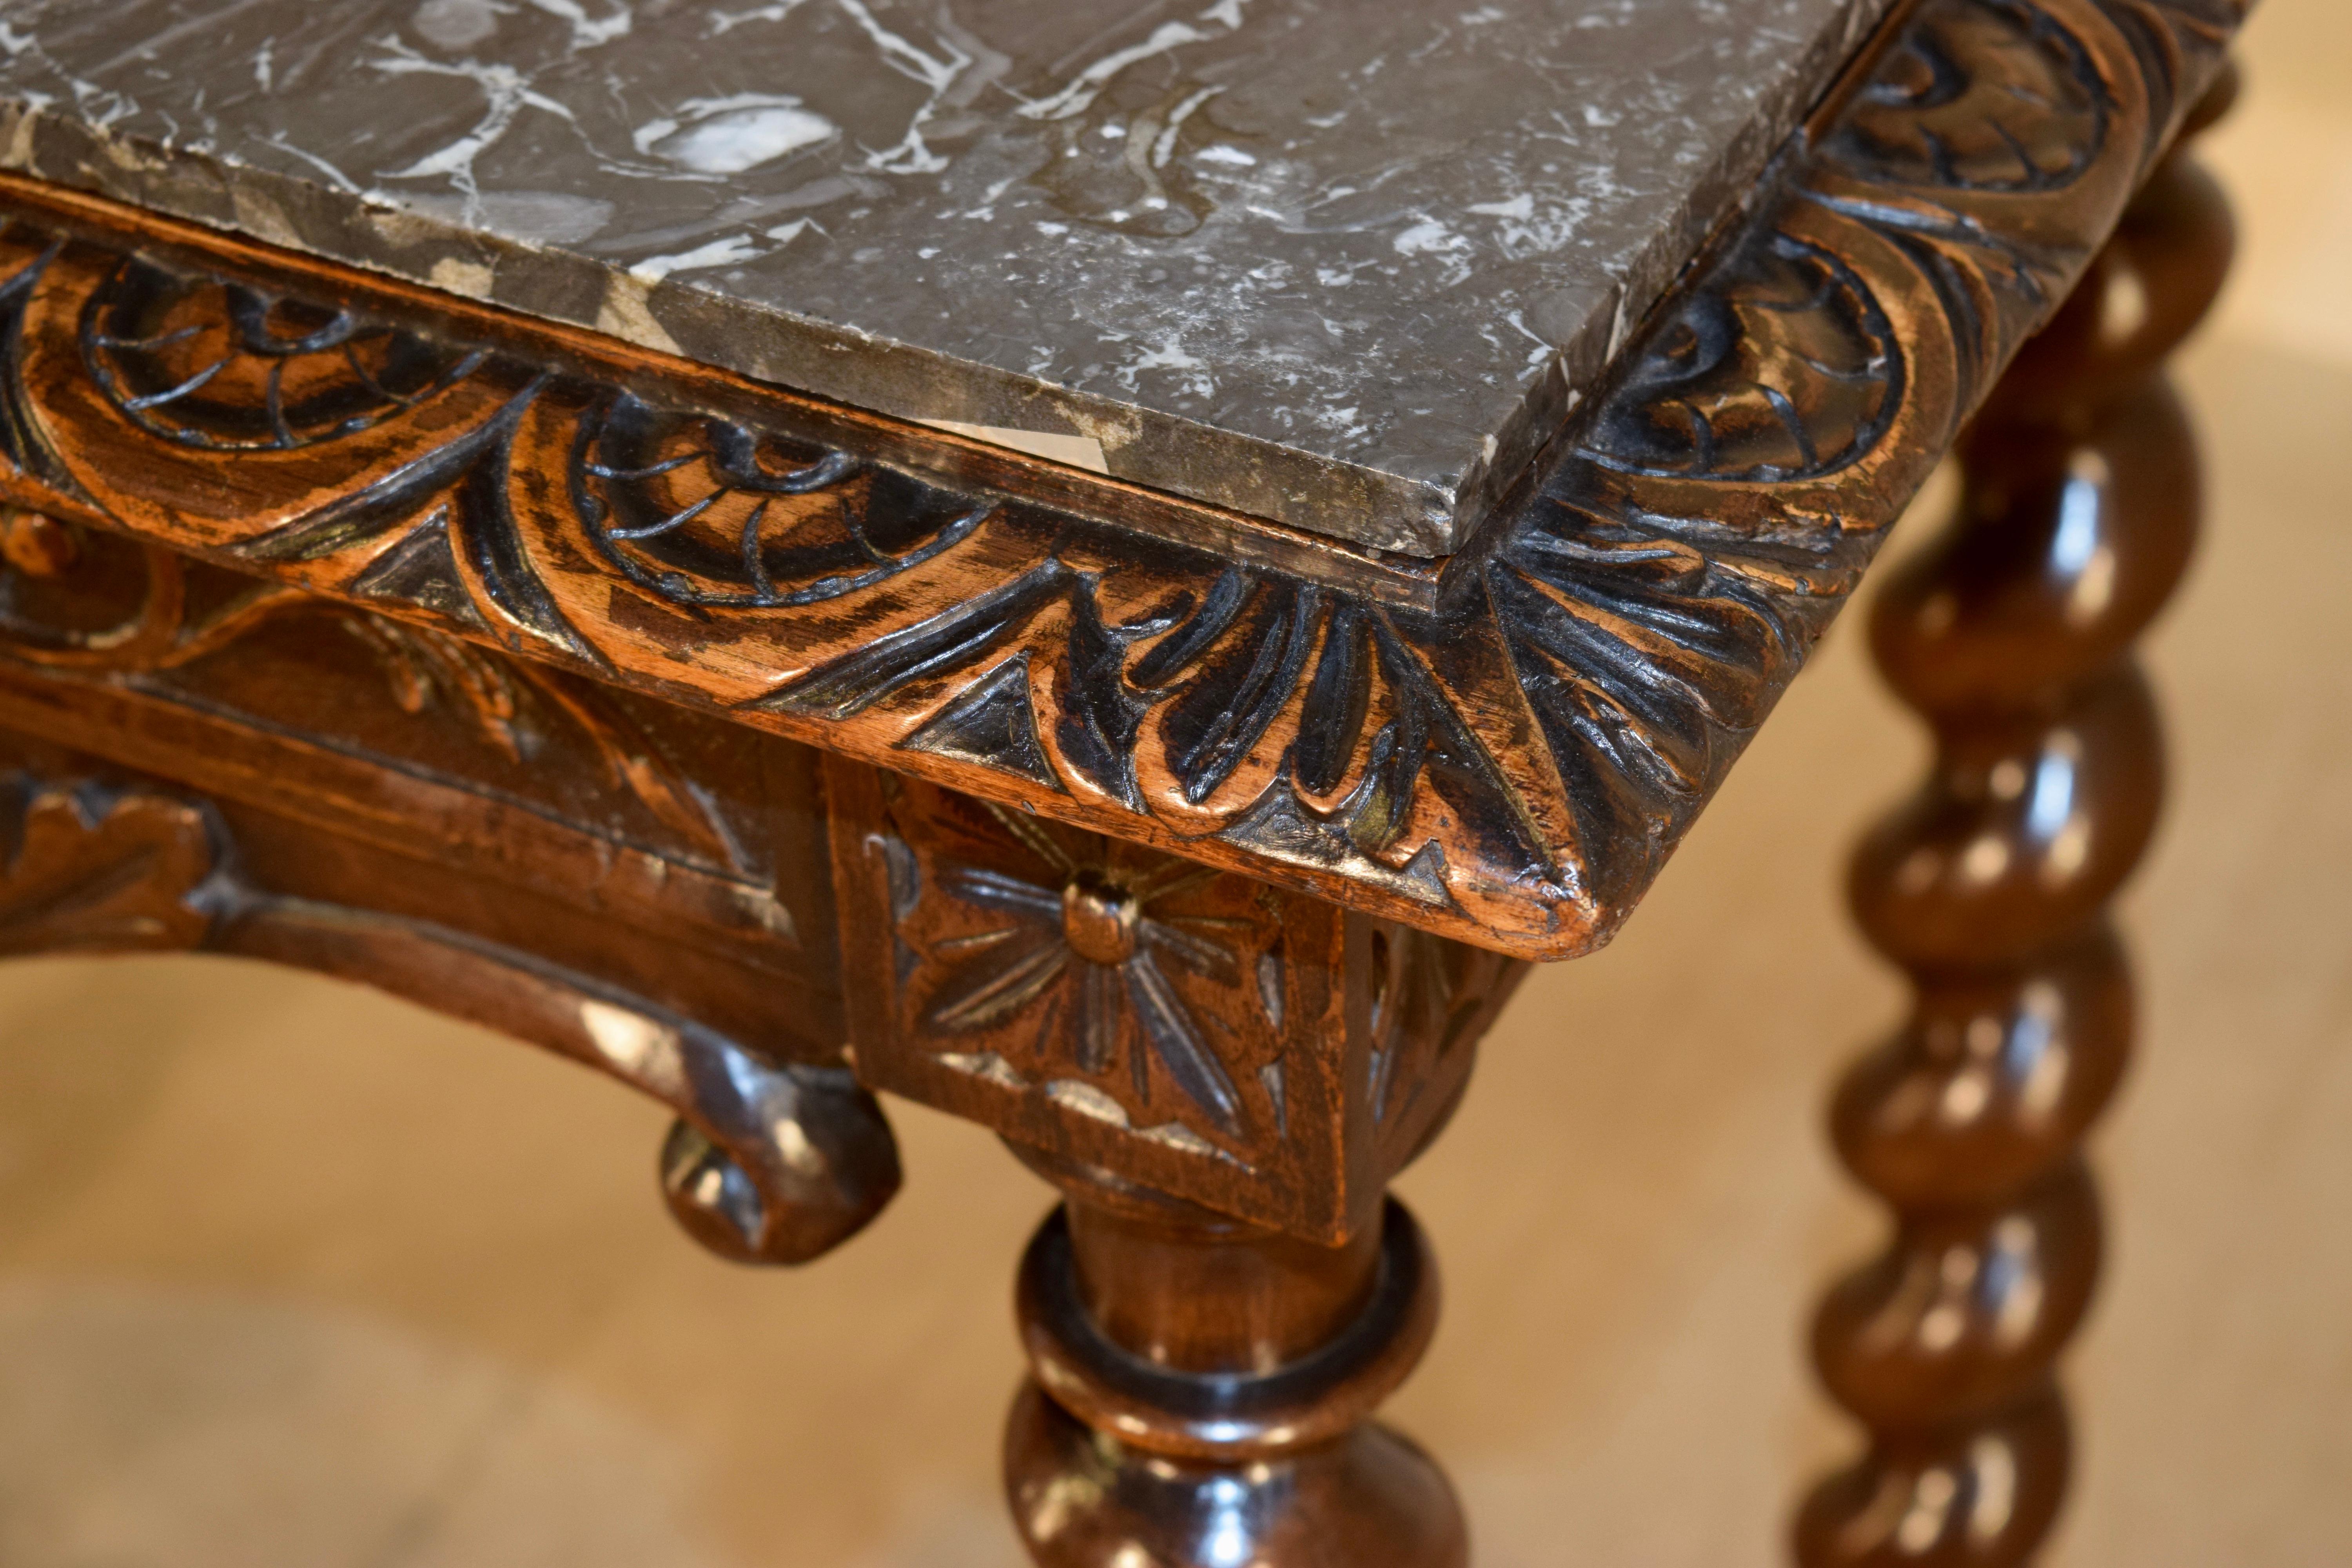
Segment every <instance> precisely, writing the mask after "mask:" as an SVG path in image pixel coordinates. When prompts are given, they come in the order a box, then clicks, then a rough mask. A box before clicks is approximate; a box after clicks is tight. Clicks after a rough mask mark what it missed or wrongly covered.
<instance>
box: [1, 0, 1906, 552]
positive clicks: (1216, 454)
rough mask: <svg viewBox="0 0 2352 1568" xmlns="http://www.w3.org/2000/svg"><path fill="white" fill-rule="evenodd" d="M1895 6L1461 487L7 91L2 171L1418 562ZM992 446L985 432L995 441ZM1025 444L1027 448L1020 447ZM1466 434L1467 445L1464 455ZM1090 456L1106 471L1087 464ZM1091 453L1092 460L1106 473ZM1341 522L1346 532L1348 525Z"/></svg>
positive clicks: (1840, 41) (1680, 235) (1521, 412)
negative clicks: (769, 302)
mask: <svg viewBox="0 0 2352 1568" xmlns="http://www.w3.org/2000/svg"><path fill="white" fill-rule="evenodd" d="M1901 3H1902V0H1867V3H1865V4H1862V5H1856V6H1855V7H1854V8H1853V10H1852V11H1851V12H1849V13H1848V16H1847V22H1846V26H1844V27H1843V29H1842V30H1838V31H1835V32H1826V33H1824V34H1822V36H1821V37H1819V38H1818V39H1817V40H1816V42H1815V45H1814V47H1813V49H1812V50H1811V52H1809V53H1808V54H1807V55H1806V56H1805V57H1804V58H1803V59H1802V60H1801V62H1799V64H1798V65H1797V66H1796V67H1794V68H1790V70H1788V71H1787V72H1785V73H1784V74H1783V76H1782V77H1781V79H1780V82H1779V83H1778V84H1776V87H1775V90H1774V96H1773V97H1772V98H1770V99H1769V100H1766V101H1764V102H1762V103H1760V104H1759V107H1758V111H1757V113H1756V115H1755V116H1754V118H1753V119H1751V120H1750V121H1748V128H1747V129H1746V131H1744V132H1742V133H1741V134H1740V135H1738V136H1737V137H1735V138H1734V139H1733V140H1732V141H1731V142H1729V143H1728V144H1727V146H1726V148H1725V150H1724V152H1723V153H1722V154H1721V155H1720V156H1719V157H1718V158H1717V160H1716V161H1715V164H1714V166H1713V168H1712V169H1711V170H1709V171H1708V172H1707V173H1706V174H1704V175H1703V176H1701V178H1700V179H1699V180H1698V182H1697V183H1696V185H1695V186H1694V188H1693V191H1692V193H1691V195H1689V196H1688V197H1687V198H1686V199H1685V201H1684V202H1683V203H1682V204H1681V205H1680V206H1679V207H1678V208H1677V209H1676V211H1675V216H1674V217H1673V219H1672V220H1671V221H1670V222H1668V223H1667V224H1665V225H1663V226H1660V228H1659V229H1658V231H1657V232H1656V233H1655V234H1654V236H1653V237H1652V238H1651V240H1650V241H1649V243H1648V244H1647V245H1646V246H1644V247H1643V249H1642V250H1641V252H1640V253H1639V254H1638V255H1637V256H1636V257H1635V258H1634V259H1633V261H1632V262H1631V263H1630V264H1629V266H1628V268H1627V269H1626V273H1625V275H1624V276H1623V277H1622V278H1621V279H1619V280H1618V281H1617V282H1616V283H1615V284H1614V285H1613V286H1612V288H1611V289H1609V290H1608V291H1607V292H1606V293H1605V294H1604V295H1603V296H1602V298H1601V304H1600V307H1599V308H1597V309H1596V310H1593V311H1592V312H1591V314H1590V315H1589V316H1587V317H1586V319H1585V323H1584V326H1583V328H1582V329H1581V330H1580V331H1579V332H1578V333H1577V335H1576V336H1575V337H1574V338H1572V339H1570V341H1569V342H1566V343H1564V344H1562V345H1560V347H1559V353H1557V354H1556V355H1554V357H1553V358H1552V360H1551V361H1550V363H1549V365H1548V366H1547V368H1546V371H1545V373H1544V374H1541V375H1539V376H1538V377H1536V378H1535V380H1534V381H1533V382H1532V383H1530V384H1529V385H1528V389H1527V392H1526V394H1525V395H1524V396H1523V397H1522V398H1521V399H1520V401H1519V402H1518V404H1517V405H1516V406H1515V407H1514V409H1513V410H1512V412H1511V414H1510V415H1509V416H1507V417H1506V419H1505V420H1504V422H1503V426H1502V428H1500V429H1498V430H1496V431H1494V432H1492V433H1490V434H1489V435H1488V436H1486V438H1485V440H1484V444H1483V449H1481V450H1475V451H1466V452H1465V466H1464V469H1463V472H1462V475H1461V478H1460V479H1459V481H1458V482H1456V483H1454V484H1451V485H1448V484H1444V483H1440V482H1432V481H1430V480H1426V479H1414V478H1412V477H1409V476H1405V475H1400V474H1396V473H1391V472H1389V471H1387V470H1385V469H1382V468H1375V467H1370V466H1366V465H1363V464H1358V463H1351V462H1349V461H1346V460H1345V459H1341V458H1329V457H1324V456H1320V455H1318V454H1315V453H1312V452H1307V451H1304V450H1302V449H1300V448H1297V447H1288V446H1285V445H1283V444H1281V443H1279V442H1275V441H1268V440H1265V439H1263V438H1261V437H1253V436H1247V435H1244V434H1242V433H1239V432H1236V431H1231V430H1223V429H1219V428H1217V427H1215V426H1209V425H1204V424H1202V423H1200V422H1199V421H1196V420H1192V419H1188V418H1185V417H1184V416H1181V415H1173V414H1168V413H1163V412H1160V411H1158V410H1154V409H1150V408H1145V407H1141V406H1139V405H1133V404H1127V403H1121V402H1118V401H1117V400H1115V399H1109V398H1104V397H1100V396H1097V395H1089V394H1085V393H1080V392H1075V391H1072V390H1070V389H1068V388H1065V387H1060V386H1056V385H1053V384H1049V383H1045V382H1041V381H1038V380H1036V379H1034V378H1033V377H1029V376H1024V375H1022V374H1018V373H1015V372H1010V371H1004V370H1000V369H997V368H995V367H992V366H989V365H983V364H978V363H971V362H970V361H965V360H961V359H957V358H954V357H952V356H950V355H947V354H942V353H937V352H936V351H932V350H927V349H922V348H919V347H915V346H912V345H908V344H904V343H898V342H892V341H890V340H888V339H885V338H878V337H875V336H872V335H870V334H867V333H864V332H860V331H856V330H855V329H851V328H845V327H841V326H837V325H835V324H833V323H830V322H826V321H816V320H814V319H812V318H809V317H804V316H800V315H796V314H794V313H793V312H790V311H786V310H777V309H775V308H773V307H771V306H763V305H759V304H756V303H752V302H751V301H747V300H737V299H732V298H730V297H728V296H725V295H722V294H719V293H715V292H713V291H711V290H709V289H702V288H699V287H697V286H695V285H694V284H692V283H688V282H679V281H674V280H672V279H667V278H660V279H646V278H645V277H642V276H639V275H637V274H635V273H632V272H631V271H629V270H628V269H627V268H625V267H621V266H617V265H614V264H610V263H606V262H602V261H596V260H593V259H591V258H587V257H583V256H578V255H574V254H572V253H570V252H566V251H562V250H559V249H554V248H551V247H539V246H532V245H530V244H527V243H524V242H522V241H519V240H514V239H509V238H507V237H502V236H499V235H495V234H490V233H487V232H484V231H482V230H479V229H472V228H467V227H466V226H463V225H460V224H457V223H452V222H449V221H446V220H445V219H441V218H437V217H433V216H426V215H425V214H421V213H418V212H415V211H414V210H412V209H409V208H406V207H402V206H399V205H394V204H392V203H389V202H386V201H383V199H381V198H378V197H372V196H369V195H363V194H362V193H359V192H356V191H339V190H330V189H328V188H326V187H325V186H323V185H320V184H314V183H312V182H310V181H309V180H306V179H303V178H301V177H299V176H296V175H290V174H279V173H277V172H275V171H271V170H267V169H261V168H257V167H255V166H253V165H251V164H247V163H240V162H236V161H235V160H229V159H222V158H217V157H215V156H213V155H211V154H208V153H197V152H194V151H191V150H189V149H187V148H184V147H179V146H176V145H173V144H171V143H169V142H159V141H155V140H152V139H149V138H145V137H127V136H117V135H113V134H110V133H109V132H107V131H105V130H104V129H102V128H100V127H97V126H93V125H90V124H89V123H87V122H85V121H80V120H78V119H75V118H73V117H71V116H70V115H66V114H59V113H57V112H54V111H51V110H48V109H47V106H46V105H44V104H42V103H39V102H37V101H34V100H29V99H26V98H7V97H0V169H5V170H7V171H9V172H11V173H15V174H24V175H26V176H29V177H31V178H34V179H38V180H45V181H48V182H50V183H52V184H60V185H65V186H68V187H71V188H74V189H78V190H82V191H87V192H89V193H91V194H94V195H101V196H106V197H109V198H111V199H113V200H116V201H120V202H123V203H125V204H127V205H132V206H136V207H139V208H142V209H143V210H146V211H151V212H155V213H160V214H163V215H165V216H171V217H175V218H179V219H183V220H184V221H187V222H191V223H196V224H200V225H203V226H207V227H211V228H216V229H222V230H226V231H228V232H232V233H237V234H242V235H245V236H247V237H251V238H254V239H257V240H261V241H263V242H265V243H268V244H271V245H277V246H281V247H286V248H287V249H289V250H295V251H299V252H302V253H305V254H308V255H312V256H317V257H320V258H324V259H327V260H331V261H337V262H341V263H343V264H346V265H349V266H353V267H358V268H364V269H367V270H370V271H373V272H378V273H382V274H384V275H386V276H389V277H392V278H396V279H402V280H404V281H406V282H410V283H416V284H422V285H424V286H425V287H428V288H435V289H443V290H445V291H446V292H448V293H452V294H456V295H459V296H462V297H464V298H467V299H470V300H480V301H482V302H484V303H487V304H491V305H496V306H499V307H501V308H504V309H507V310H514V311H517V312H518V313H520V314H523V315H527V316H535V317H538V318H540V319H541V320H546V321H556V322H560V323H562V324H564V325H568V326H575V327H584V328H587V329H590V330H592V331H600V332H604V333H605V334H607V335H609V336H612V337H614V338H618V339H620V340H622V341H623V342H629V343H633V344H635V345H636V346H638V347H640V348H646V349H651V350H656V351H658V352H661V353H671V354H677V355H678V356H680V357H682V358H685V359H689V360H692V361H695V362H697V363H702V364H708V365H710V366H713V367H715V368H718V369H720V370H725V371H730V372H733V373H734V374H740V375H745V376H749V377H751V378H753V379H755V380H759V381H764V382H768V383H770V384H774V385H778V386H781V387H784V388H788V389H791V390H793V391H797V392H803V393H807V394H811V395H815V396H819V397H824V398H828V399H832V400H834V401H836V402H840V403H845V404H849V405H853V406H856V407H860V408H866V409H870V410H873V411H875V412H877V413H880V414H884V415H887V416H892V417H896V418H901V419H907V420H909V421H912V422H915V423H919V424H924V425H928V426H933V427H935V428H947V429H954V430H956V431H958V432H960V433H964V434H971V435H975V436H978V437H980V438H982V439H993V440H995V441H996V443H997V444H998V445H1003V446H1005V447H1008V448H1010V449H1013V450H1019V451H1024V452H1026V453H1028V454H1029V455H1032V456H1037V457H1042V458H1046V460H1049V461H1065V462H1067V461H1070V460H1071V456H1070V455H1071V454H1075V453H1077V452H1080V451H1082V450H1083V451H1086V452H1087V453H1088V454H1089V458H1087V460H1084V461H1080V462H1078V463H1077V464H1076V466H1077V467H1079V468H1083V469H1090V470H1092V471H1095V472H1099V473H1105V474H1108V475H1109V476H1110V477H1113V478H1116V479H1123V480H1126V481H1128V482H1130V483H1134V484H1139V485H1144V486H1148V487H1150V488H1152V489H1160V490H1165V491H1168V492H1171V493H1173V494H1176V495H1180V496H1183V497H1187V498H1189V499H1192V500H1199V501H1204V502H1207V503H1209V504H1211V505H1214V506H1222V507H1227V508H1230V509H1232V510H1236V511H1240V512H1244V513H1246V514H1249V515H1251V516H1255V517H1259V518H1264V519H1267V520H1270V521H1275V522H1277V523H1281V524H1283V525H1285V526H1287V527H1290V528H1293V529H1297V530H1299V531H1304V532H1308V533H1314V534H1318V535H1322V536H1325V537H1328V538H1332V539H1337V540H1341V541H1345V542H1350V543H1354V544H1358V545H1363V546H1369V547H1370V548H1374V549H1380V550H1388V551H1393V552H1398V553H1400V554H1404V555H1411V556H1418V557H1423V558H1434V557H1444V556H1446V555H1450V554H1453V553H1454V552H1457V551H1459V550H1460V549H1462V548H1463V547H1464V546H1465V544H1466V543H1467V542H1469V539H1470V537H1471V535H1472V534H1473V532H1475V530H1476V528H1477V526H1478V524H1479V523H1480V522H1481V521H1484V520H1485V519H1486V518H1487V517H1488V516H1490V515H1492V514H1493V513H1494V511H1495V510H1496V509H1497V508H1498V507H1499V506H1500V505H1501V504H1502V503H1503V501H1504V500H1507V496H1508V493H1509V491H1510V489H1511V488H1512V487H1513V486H1514V485H1515V484H1516V483H1517V481H1518V480H1519V479H1520V478H1521V477H1522V476H1524V475H1525V474H1526V473H1527V472H1528V470H1529V469H1530V468H1532V467H1533V466H1534V464H1535V463H1536V462H1537V460H1538V458H1540V457H1541V455H1542V453H1543V450H1544V448H1545V447H1546V446H1547V444H1548V443H1549V440H1550V438H1551V437H1552V436H1553V435H1555V434H1556V433H1557V432H1558V431H1559V428H1560V426H1562V425H1563V424H1564V423H1565V422H1566V421H1567V419H1568V418H1569V417H1570V415H1572V414H1573V413H1574V412H1575V410H1576V408H1577V407H1578V405H1579V404H1580V401H1581V400H1582V397H1583V395H1585V394H1586V393H1587V392H1588V391H1589V390H1591V388H1592V387H1593V386H1594V384H1596V383H1597V382H1598V380H1599V379H1600V377H1601V374H1602V373H1603V372H1604V371H1605V370H1606V369H1607V368H1608V366H1609V363H1611V361H1612V359H1614V357H1615V356H1616V354H1617V353H1618V352H1619V351H1620V350H1621V349H1622V347H1623V346H1624V344H1625V342H1627V340H1628V339H1629V337H1630V336H1631V333H1632V331H1633V328H1634V327H1635V326H1636V325H1637V324H1638V322H1639V321H1640V320H1641V318H1642V317H1643V315H1644V314H1645V313H1646V312H1647V311H1648V310H1650V309H1651V308H1652V307H1653V306H1654V305H1655V304H1656V303H1657V302H1658V300H1660V299H1661V298H1663V297H1664V294H1665V293H1666V291H1667V289H1668V288H1669V287H1670V286H1671V285H1672V283H1673V282H1674V281H1675V279H1676V278H1677V277H1678V276H1679V275H1680V274H1681V272H1682V271H1683V270H1684V268H1685V267H1687V265H1688V264H1689V263H1690V261H1691V260H1692V259H1694V258H1695V257H1696V255H1697V254H1698V252H1699V251H1700V250H1701V249H1702V247H1704V244H1705V242H1706V238H1707V237H1708V235H1709V234H1710V233H1711V232H1712V231H1713V230H1714V229H1715V227H1716V226H1717V224H1718V223H1719V222H1720V221H1721V220H1722V218H1723V216H1724V215H1726V214H1727V213H1731V212H1735V211H1737V210H1738V209H1739V208H1741V207H1743V206H1744V205H1746V202H1745V199H1744V197H1743V198H1742V199H1740V200H1733V199H1728V198H1729V196H1730V194H1731V193H1733V192H1735V191H1736V190H1737V188H1738V186H1740V185H1743V184H1752V183H1753V182H1755V181H1756V179H1757V177H1758V176H1759V174H1762V173H1763V172H1764V171H1765V170H1766V169H1767V168H1768V167H1769V164H1770V162H1771V159H1772V157H1773V154H1774V153H1775V152H1776V151H1777V150H1778V149H1779V148H1780V147H1781V146H1782V145H1783V144H1785V143H1786V142H1788V141H1789V139H1790V136H1791V135H1792V134H1801V123H1802V120H1803V116H1804V114H1805V112H1806V110H1808V109H1809V108H1810V107H1811V104H1812V103H1813V102H1814V101H1815V100H1817V99H1818V98H1819V97H1820V96H1821V94H1822V93H1823V92H1825V91H1826V90H1828V89H1829V87H1830V86H1831V85H1832V83H1833V82H1834V80H1835V79H1836V77H1837V75H1838V74H1839V73H1838V71H1837V69H1836V67H1837V66H1838V65H1839V64H1840V62H1842V61H1843V60H1846V59H1850V58H1853V54H1854V52H1855V51H1856V50H1857V49H1858V48H1859V47H1861V45H1862V42H1863V40H1864V38H1865V37H1868V36H1869V35H1870V34H1871V33H1872V32H1873V31H1874V30H1875V29H1876V28H1877V27H1878V26H1879V25H1880V24H1881V23H1882V22H1883V21H1884V20H1885V17H1886V16H1887V14H1888V13H1889V11H1890V10H1892V9H1894V8H1895V6H1896V5H1900V4H1901ZM1791 128H1794V129H1791ZM989 433H992V434H989ZM1013 436H1018V437H1025V439H1008V438H1007V437H1013ZM1471 440H1475V437H1465V445H1466V444H1467V443H1468V442H1469V441H1471ZM1096 451H1098V452H1099V454H1100V457H1099V458H1098V459H1095V458H1092V456H1091V454H1092V453H1094V452H1096ZM1097 461H1098V462H1099V465H1100V466H1099V467H1097ZM1335 515H1338V516H1343V517H1344V518H1345V519H1346V521H1343V522H1339V523H1335V522H1334V521H1332V519H1333V517H1334V516H1335Z"/></svg>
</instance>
